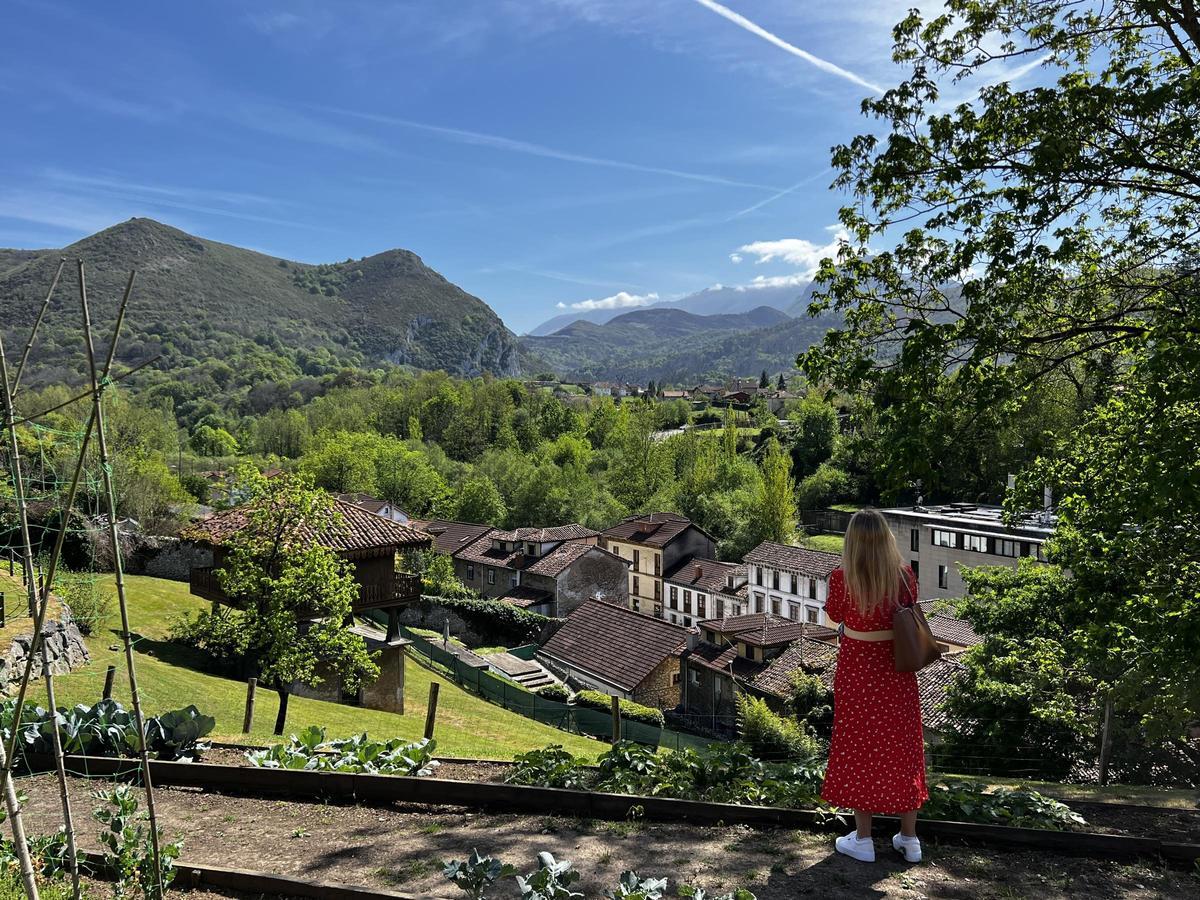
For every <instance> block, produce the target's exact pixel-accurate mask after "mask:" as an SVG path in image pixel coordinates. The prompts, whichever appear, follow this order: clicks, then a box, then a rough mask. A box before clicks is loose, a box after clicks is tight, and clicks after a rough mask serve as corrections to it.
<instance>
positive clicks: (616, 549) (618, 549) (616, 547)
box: [609, 544, 621, 556]
mask: <svg viewBox="0 0 1200 900" xmlns="http://www.w3.org/2000/svg"><path fill="white" fill-rule="evenodd" d="M609 549H610V550H612V552H613V553H615V554H616V555H617V556H620V555H621V545H620V544H613V545H612V546H610V547H609Z"/></svg>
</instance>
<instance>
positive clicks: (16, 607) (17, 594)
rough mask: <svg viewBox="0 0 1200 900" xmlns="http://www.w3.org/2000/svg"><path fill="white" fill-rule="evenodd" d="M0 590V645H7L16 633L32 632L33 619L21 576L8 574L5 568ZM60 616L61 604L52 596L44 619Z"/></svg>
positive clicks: (1, 575) (1, 576) (0, 574)
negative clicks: (0, 600)
mask: <svg viewBox="0 0 1200 900" xmlns="http://www.w3.org/2000/svg"><path fill="white" fill-rule="evenodd" d="M0 592H3V593H4V612H5V616H4V627H3V628H0V647H7V646H8V644H9V643H10V642H11V641H12V639H13V638H14V637H16V636H17V635H18V634H31V633H32V632H33V619H31V618H30V617H29V601H28V599H27V597H28V594H27V592H26V588H25V586H24V585H23V584H21V576H20V575H17V576H16V577H13V576H10V575H9V574H8V569H7V568H5V569H4V571H3V572H0ZM60 618H62V605H61V604H60V603H59V602H58V599H57V598H55V597H52V598H51V600H50V606H49V608H48V609H47V610H46V620H47V621H52V620H54V619H60Z"/></svg>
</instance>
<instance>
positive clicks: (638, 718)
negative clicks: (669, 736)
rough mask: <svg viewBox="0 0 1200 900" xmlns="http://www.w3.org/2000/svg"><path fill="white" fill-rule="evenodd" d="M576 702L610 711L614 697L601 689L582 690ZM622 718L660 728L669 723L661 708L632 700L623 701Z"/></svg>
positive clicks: (580, 704)
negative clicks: (600, 690) (603, 692)
mask: <svg viewBox="0 0 1200 900" xmlns="http://www.w3.org/2000/svg"><path fill="white" fill-rule="evenodd" d="M575 704H576V705H577V706H586V707H587V708H588V709H598V710H601V711H602V712H609V711H611V710H612V697H610V696H609V695H608V694H602V693H600V692H599V691H580V692H579V693H577V694H576V695H575ZM621 718H622V719H628V720H629V721H631V722H642V723H643V724H645V725H656V726H658V727H659V728H662V727H663V726H665V725H666V724H667V723H666V719H664V718H663V714H662V710H661V709H655V708H654V707H652V706H642V704H640V703H634V702H633V701H632V700H622V701H621Z"/></svg>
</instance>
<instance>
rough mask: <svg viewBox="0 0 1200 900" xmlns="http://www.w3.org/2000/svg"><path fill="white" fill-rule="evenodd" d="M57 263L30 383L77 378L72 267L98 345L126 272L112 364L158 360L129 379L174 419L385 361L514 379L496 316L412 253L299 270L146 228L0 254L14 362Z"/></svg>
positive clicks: (511, 342) (126, 227) (508, 340)
mask: <svg viewBox="0 0 1200 900" xmlns="http://www.w3.org/2000/svg"><path fill="white" fill-rule="evenodd" d="M62 257H66V258H67V259H68V265H67V268H66V270H65V271H64V275H63V281H62V283H61V284H60V285H59V289H58V291H57V293H56V295H55V299H54V302H53V304H52V306H51V309H50V312H49V313H48V316H47V319H46V323H45V325H44V326H43V330H42V338H41V340H40V341H39V344H38V349H37V353H36V354H35V358H34V360H33V362H32V365H31V368H30V372H29V375H30V382H31V383H32V384H35V385H36V384H53V383H61V382H67V383H75V384H77V383H79V382H80V381H81V380H82V378H83V372H84V359H85V358H84V355H83V351H82V344H81V343H80V340H79V338H80V335H81V333H82V332H81V327H80V310H79V293H78V278H77V275H76V268H75V262H74V261H75V259H76V258H80V259H83V260H84V262H85V264H86V267H87V269H86V271H87V278H88V289H89V291H88V292H89V297H90V299H91V300H92V302H93V306H94V310H93V318H94V321H95V323H96V324H97V325H98V326H99V331H100V332H101V333H102V334H107V333H108V331H109V330H110V329H111V326H112V321H113V316H114V315H115V310H116V306H117V302H118V300H119V298H120V295H121V291H122V289H123V287H124V283H125V279H126V277H127V276H128V272H129V270H130V269H131V268H136V269H137V271H138V274H137V282H136V284H135V287H134V292H133V295H132V300H131V302H130V307H129V315H128V319H127V328H126V331H125V334H124V337H123V340H122V343H121V348H120V350H121V352H120V355H119V357H118V359H119V361H120V362H122V363H123V364H126V365H132V364H136V363H138V362H141V361H142V360H144V359H147V358H150V357H152V356H155V355H161V356H162V359H161V360H160V361H159V362H158V363H156V364H155V365H154V366H153V367H152V368H151V369H148V370H146V371H145V372H144V373H139V374H138V375H136V376H134V378H135V379H136V380H137V382H136V383H138V384H139V385H140V386H141V387H142V388H155V389H156V390H157V393H159V394H161V395H163V396H164V397H169V398H170V399H171V400H172V401H173V402H174V403H175V404H176V407H177V409H178V408H179V407H180V406H184V407H188V406H189V405H190V406H191V407H197V406H200V407H203V406H204V405H205V404H204V403H203V401H204V399H205V398H221V399H222V400H225V401H226V402H228V401H229V400H232V401H234V403H235V404H236V403H237V402H238V401H246V402H248V403H249V404H250V406H251V407H254V406H256V405H262V404H261V403H255V402H254V397H253V396H252V393H253V392H254V391H256V390H257V391H258V393H259V394H260V395H261V394H263V393H264V392H266V393H270V388H271V387H272V386H275V388H276V389H277V391H288V390H293V389H295V385H296V382H297V381H303V380H304V379H306V378H308V379H314V378H319V377H320V376H323V375H329V374H331V373H335V372H338V371H341V370H343V369H347V368H364V367H365V368H370V367H372V366H374V365H379V364H381V363H394V364H401V365H409V366H413V367H415V368H421V369H445V370H446V371H448V372H451V373H453V374H459V375H477V374H481V373H483V372H491V373H493V374H496V375H512V374H516V373H518V372H519V371H520V369H521V360H520V351H519V348H518V345H517V342H516V338H515V337H514V335H513V334H512V332H510V331H509V330H508V328H506V327H505V325H504V323H503V322H502V321H501V320H500V318H499V317H498V316H497V315H496V314H495V313H494V312H493V311H492V309H491V308H490V307H489V306H488V305H487V304H486V303H484V302H483V301H482V300H480V299H478V298H477V297H473V296H471V295H470V294H468V293H466V292H465V291H463V290H462V289H461V288H459V287H457V286H456V285H454V284H451V283H450V282H449V281H447V280H446V279H445V278H443V277H442V276H441V275H439V274H438V273H437V272H435V271H433V270H432V269H430V268H429V267H428V266H426V265H425V264H424V263H423V262H421V259H420V258H419V257H418V256H416V254H414V253H411V252H409V251H408V250H388V251H385V252H384V253H379V254H376V255H375V256H369V257H364V258H362V259H359V260H346V261H345V262H340V263H331V264H325V265H309V264H306V263H297V262H291V261H289V260H285V259H279V258H277V257H272V256H267V255H265V254H262V253H257V252H254V251H252V250H245V249H242V248H240V247H233V246H230V245H228V244H221V243H217V242H216V241H209V240H205V239H203V238H199V237H195V236H193V235H190V234H187V233H185V232H183V231H180V230H178V229H176V228H172V227H170V226H168V225H163V224H162V223H160V222H155V221H154V220H152V219H130V220H129V221H128V222H122V223H121V224H119V225H114V226H113V227H111V228H107V229H105V230H104V231H101V232H99V233H97V234H94V235H92V236H90V237H87V238H84V239H83V240H81V241H78V242H77V243H75V244H72V245H71V246H69V247H65V248H63V249H62V250H39V251H30V250H0V303H2V304H3V311H4V314H3V317H2V318H0V328H3V330H4V339H5V344H6V347H8V348H9V353H10V355H11V354H12V353H14V351H15V352H19V350H16V348H17V347H18V346H19V345H20V344H23V342H24V340H25V337H26V335H27V333H28V328H29V326H30V325H31V324H32V322H33V320H34V317H35V316H36V314H37V309H38V307H39V305H40V303H41V300H42V298H43V297H44V296H45V292H46V290H47V288H48V287H49V285H50V282H51V280H52V278H53V276H54V269H55V267H56V266H57V265H58V261H59V259H60V258H62ZM303 392H304V391H303V389H301V390H300V393H301V394H303ZM259 399H260V400H261V401H262V402H270V401H268V400H267V399H266V398H265V397H260V398H259ZM250 411H253V410H250ZM183 418H185V419H187V418H191V419H192V420H194V419H195V418H196V416H193V415H191V414H189V413H186V412H185V413H184V415H183Z"/></svg>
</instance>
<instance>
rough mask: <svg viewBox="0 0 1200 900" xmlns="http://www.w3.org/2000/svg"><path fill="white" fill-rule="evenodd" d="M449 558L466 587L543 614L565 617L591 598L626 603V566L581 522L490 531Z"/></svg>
mask: <svg viewBox="0 0 1200 900" xmlns="http://www.w3.org/2000/svg"><path fill="white" fill-rule="evenodd" d="M451 556H452V559H453V560H454V572H455V574H456V575H457V576H458V579H459V580H460V581H461V582H462V583H463V584H465V585H466V586H467V587H469V588H471V589H472V590H475V591H478V592H479V593H480V594H482V595H483V596H485V597H494V598H497V599H500V600H506V601H508V602H510V603H512V604H514V605H515V606H520V607H522V608H524V609H529V610H531V611H533V612H539V613H542V614H544V615H548V616H555V617H562V616H567V615H569V614H570V613H571V612H572V611H574V610H575V609H577V608H578V607H579V606H580V605H581V604H582V603H583V602H584V601H585V600H587V599H588V598H590V597H597V596H598V597H603V598H606V599H611V600H613V601H614V602H618V603H626V602H627V601H628V574H627V573H628V565H627V564H626V563H625V561H624V560H622V559H621V558H620V557H619V556H617V555H615V554H613V553H610V552H609V551H607V550H605V549H604V548H602V547H600V546H599V538H598V535H597V533H596V532H595V531H593V530H591V529H590V528H584V527H583V526H582V525H560V526H556V527H553V528H517V529H515V530H513V531H500V530H498V529H491V530H489V531H487V532H486V533H484V534H483V535H481V536H480V537H478V538H477V539H476V540H474V541H472V542H470V543H468V544H466V545H465V546H462V547H460V548H459V549H457V550H455V551H454V552H453V553H452V554H451Z"/></svg>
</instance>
